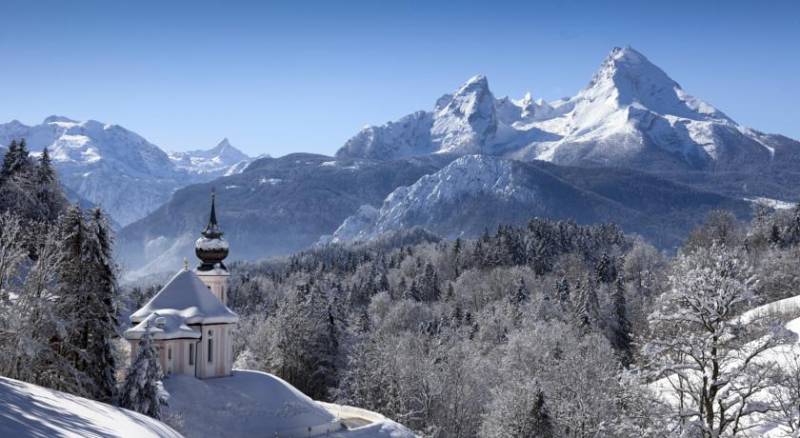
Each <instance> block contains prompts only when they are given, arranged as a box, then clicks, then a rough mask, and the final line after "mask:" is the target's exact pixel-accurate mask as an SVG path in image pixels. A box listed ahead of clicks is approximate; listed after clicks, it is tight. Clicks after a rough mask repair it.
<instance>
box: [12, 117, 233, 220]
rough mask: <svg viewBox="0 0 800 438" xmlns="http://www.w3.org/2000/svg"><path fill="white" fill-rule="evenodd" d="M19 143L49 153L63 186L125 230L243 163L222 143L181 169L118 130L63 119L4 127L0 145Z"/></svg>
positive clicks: (137, 137) (151, 146)
mask: <svg viewBox="0 0 800 438" xmlns="http://www.w3.org/2000/svg"><path fill="white" fill-rule="evenodd" d="M21 138H24V139H25V140H26V141H27V143H28V147H29V149H30V150H31V151H33V152H40V151H41V150H42V149H44V148H45V147H46V148H48V150H49V151H50V155H51V157H52V159H53V163H54V164H55V166H56V169H57V170H58V173H59V176H60V178H61V181H62V183H63V184H64V185H65V186H67V187H68V188H69V189H71V190H73V191H74V192H75V193H77V194H78V195H79V196H81V197H82V198H85V199H87V200H89V201H91V202H92V203H94V204H96V205H100V206H102V207H103V208H105V209H106V210H107V211H108V212H109V213H110V214H111V216H112V218H113V219H114V220H115V221H117V222H118V223H120V224H122V225H126V224H128V223H131V222H133V221H135V220H137V219H139V218H141V217H143V216H145V215H146V214H148V213H149V212H151V211H153V210H155V208H156V207H158V206H159V205H161V204H163V203H164V202H166V201H167V200H168V199H169V196H170V195H171V194H172V192H173V191H175V190H176V189H178V188H180V187H183V186H185V185H187V184H191V183H195V182H202V181H208V180H210V179H212V178H214V177H216V176H220V175H222V174H225V173H226V172H227V171H228V170H229V168H231V167H234V166H238V165H239V163H240V162H241V161H242V160H239V158H242V157H243V155H242V154H241V153H240V152H238V151H236V150H235V149H234V148H233V147H231V146H230V145H229V144H228V143H227V142H224V144H220V145H219V146H217V147H216V148H214V149H212V150H211V151H207V152H205V153H200V152H198V153H196V155H198V156H200V155H202V156H203V157H205V158H203V159H201V160H199V161H196V162H195V163H196V164H192V163H193V162H192V159H191V158H187V160H188V162H189V163H190V165H186V166H180V165H178V164H176V162H174V161H173V160H171V159H170V157H169V156H168V155H167V154H166V153H165V152H164V151H163V150H161V149H160V148H159V147H158V146H156V145H154V144H152V143H150V142H148V141H147V140H146V139H144V138H143V137H142V136H140V135H138V134H136V133H135V132H132V131H129V130H127V129H125V128H123V127H121V126H119V125H113V124H105V123H102V122H98V121H96V120H87V121H84V122H79V121H75V120H71V119H68V118H66V117H60V116H50V117H48V118H46V119H45V120H44V121H43V122H42V123H41V124H38V125H34V126H27V125H24V124H22V123H20V122H18V121H16V120H14V121H11V122H9V123H5V124H0V144H2V145H7V144H9V143H10V142H11V140H13V139H21ZM244 158H245V159H246V157H244ZM228 162H232V163H231V164H228V165H227V167H225V164H227V163H228Z"/></svg>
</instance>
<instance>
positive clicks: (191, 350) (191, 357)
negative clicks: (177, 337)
mask: <svg viewBox="0 0 800 438" xmlns="http://www.w3.org/2000/svg"><path fill="white" fill-rule="evenodd" d="M189 365H194V344H191V343H190V344H189Z"/></svg>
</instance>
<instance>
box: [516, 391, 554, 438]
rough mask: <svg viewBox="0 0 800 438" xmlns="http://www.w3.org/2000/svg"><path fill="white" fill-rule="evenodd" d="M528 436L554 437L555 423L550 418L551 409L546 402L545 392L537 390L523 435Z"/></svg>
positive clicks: (538, 437) (539, 437)
mask: <svg viewBox="0 0 800 438" xmlns="http://www.w3.org/2000/svg"><path fill="white" fill-rule="evenodd" d="M522 436H526V437H537V438H553V437H554V436H555V433H554V432H553V423H552V421H551V420H550V411H549V410H548V409H547V405H546V404H545V397H544V392H542V391H541V390H539V391H537V392H536V398H535V399H534V401H533V406H531V412H530V415H528V418H527V421H526V422H525V425H524V430H523V435H522Z"/></svg>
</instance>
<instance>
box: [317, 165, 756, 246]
mask: <svg viewBox="0 0 800 438" xmlns="http://www.w3.org/2000/svg"><path fill="white" fill-rule="evenodd" d="M373 205H376V206H377V205H378V204H371V205H364V206H362V207H361V208H360V209H358V210H357V211H356V212H355V213H354V214H353V215H351V216H350V217H348V218H347V219H345V220H344V221H343V222H342V223H341V225H340V226H339V227H338V229H337V230H336V231H335V232H334V233H333V235H332V236H325V237H323V238H322V239H320V243H329V242H333V243H336V242H344V241H362V240H370V239H373V238H375V237H377V236H380V235H381V234H384V233H387V232H390V231H397V230H401V229H409V228H412V227H422V228H425V229H427V230H428V231H431V232H433V233H435V234H438V235H439V236H442V237H450V238H454V237H457V236H464V237H474V236H478V235H480V234H481V233H482V232H483V231H484V230H485V229H487V228H488V229H489V230H492V229H495V228H496V227H497V226H498V225H501V224H503V225H524V224H526V223H527V222H528V221H529V220H531V219H533V218H534V217H537V216H538V217H546V218H549V219H571V220H575V221H576V222H578V223H587V224H590V223H600V222H614V223H616V224H618V225H620V226H622V228H623V229H624V230H625V231H627V232H633V233H638V234H641V235H643V236H645V237H647V238H649V239H650V240H651V242H653V243H655V244H656V245H659V246H661V247H673V246H674V245H676V244H677V243H679V242H680V241H682V240H683V238H684V237H685V234H686V233H687V232H688V231H689V230H690V229H691V228H692V227H694V226H695V224H696V222H697V220H699V218H702V217H704V216H705V214H707V212H708V211H710V210H712V209H715V208H725V209H728V210H730V211H734V212H736V214H739V215H746V214H747V213H748V212H749V211H750V205H749V203H748V202H745V201H739V200H735V199H731V198H727V197H724V196H721V195H717V194H713V193H708V192H703V191H698V190H694V189H692V188H690V187H687V186H682V185H679V184H675V183H672V182H671V181H668V180H664V179H661V178H658V177H654V176H652V175H648V174H645V173H642V172H637V171H633V170H627V169H604V168H597V169H594V170H593V171H592V172H587V171H586V169H584V168H576V167H565V166H557V165H553V164H550V163H544V162H541V161H534V162H531V163H526V162H521V161H518V160H510V159H505V158H498V157H495V156H491V155H465V156H462V157H459V158H458V159H456V160H454V161H452V162H451V163H449V164H448V165H447V166H445V167H444V168H442V169H441V170H439V171H437V172H435V173H432V174H429V175H425V176H423V177H421V178H420V179H419V180H417V181H416V182H415V183H414V184H411V185H409V186H402V187H398V188H397V189H395V190H394V191H393V192H392V193H390V194H389V195H388V196H387V197H386V198H385V199H384V200H383V202H382V204H380V205H379V207H373Z"/></svg>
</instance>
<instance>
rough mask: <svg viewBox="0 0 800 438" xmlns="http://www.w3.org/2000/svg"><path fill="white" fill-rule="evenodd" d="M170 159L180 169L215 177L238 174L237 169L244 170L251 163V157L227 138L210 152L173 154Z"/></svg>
mask: <svg viewBox="0 0 800 438" xmlns="http://www.w3.org/2000/svg"><path fill="white" fill-rule="evenodd" d="M169 159H170V160H172V162H173V163H175V166H176V167H177V168H179V169H183V170H186V171H189V172H192V173H205V174H214V175H226V174H230V173H238V172H237V169H242V170H243V166H246V165H247V163H249V162H250V161H251V158H250V157H248V156H247V155H245V154H244V153H243V152H242V151H240V150H239V149H236V148H235V147H233V146H232V145H231V143H230V142H229V141H228V139H227V138H224V139H222V141H220V142H219V143H218V144H217V145H216V146H214V147H213V148H211V149H209V150H205V151H204V150H196V151H188V152H171V153H170V154H169ZM239 171H241V170H239Z"/></svg>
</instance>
